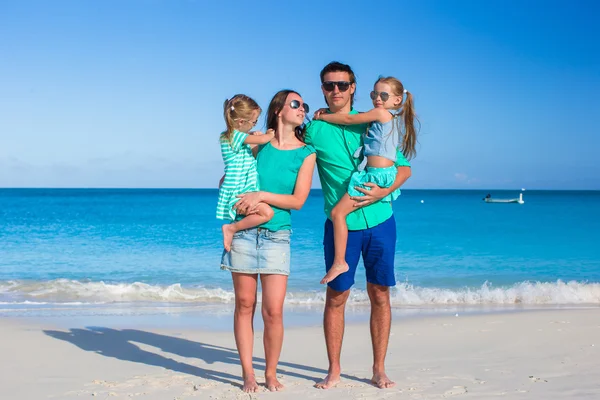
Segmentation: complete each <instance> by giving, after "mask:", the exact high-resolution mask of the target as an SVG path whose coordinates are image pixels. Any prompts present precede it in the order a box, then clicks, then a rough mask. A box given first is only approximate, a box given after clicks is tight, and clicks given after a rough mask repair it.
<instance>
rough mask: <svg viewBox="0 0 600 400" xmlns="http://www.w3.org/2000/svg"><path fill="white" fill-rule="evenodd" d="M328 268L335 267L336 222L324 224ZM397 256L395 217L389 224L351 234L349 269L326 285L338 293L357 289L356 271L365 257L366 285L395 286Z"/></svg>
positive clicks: (347, 257) (348, 246) (348, 258)
mask: <svg viewBox="0 0 600 400" xmlns="http://www.w3.org/2000/svg"><path fill="white" fill-rule="evenodd" d="M323 248H324V250H325V268H326V270H327V271H329V269H330V268H331V265H332V264H333V258H334V255H335V245H334V242H333V222H331V220H329V219H328V220H327V221H325V234H324V237H323ZM395 253H396V220H395V219H394V216H393V215H392V216H391V217H390V218H389V219H388V220H387V221H385V222H382V223H381V224H379V225H377V226H374V227H372V228H367V229H363V230H360V231H348V243H347V247H346V262H347V263H348V266H349V267H350V269H349V270H348V271H347V272H344V273H343V274H341V275H339V276H338V277H337V278H335V279H334V280H332V281H331V282H329V283H328V284H327V285H328V286H329V287H330V288H331V289H333V290H336V291H338V292H345V291H346V290H348V289H350V288H351V287H352V285H354V275H356V267H358V261H359V260H360V255H361V254H362V257H363V263H364V264H365V270H366V273H367V282H369V283H372V284H375V285H381V286H395V285H396V277H395V275H394V254H395Z"/></svg>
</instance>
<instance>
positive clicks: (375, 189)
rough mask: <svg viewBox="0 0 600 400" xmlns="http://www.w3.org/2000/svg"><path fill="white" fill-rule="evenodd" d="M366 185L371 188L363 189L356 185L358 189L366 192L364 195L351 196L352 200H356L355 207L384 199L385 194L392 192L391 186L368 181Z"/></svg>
mask: <svg viewBox="0 0 600 400" xmlns="http://www.w3.org/2000/svg"><path fill="white" fill-rule="evenodd" d="M364 185H365V186H367V187H369V188H370V189H363V188H361V187H359V186H355V187H354V188H355V189H356V190H358V191H359V192H361V193H363V194H364V196H351V197H350V198H351V199H352V200H354V201H355V203H354V207H364V206H368V205H370V204H373V203H375V202H377V201H379V200H381V199H383V198H384V197H385V196H387V195H388V194H390V191H389V188H381V187H379V186H377V185H376V184H374V183H371V182H366V183H365V184H364Z"/></svg>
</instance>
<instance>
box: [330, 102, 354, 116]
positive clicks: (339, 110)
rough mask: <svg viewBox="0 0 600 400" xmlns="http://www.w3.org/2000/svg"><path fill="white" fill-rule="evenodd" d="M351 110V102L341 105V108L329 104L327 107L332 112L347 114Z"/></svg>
mask: <svg viewBox="0 0 600 400" xmlns="http://www.w3.org/2000/svg"><path fill="white" fill-rule="evenodd" d="M351 110H352V105H351V104H346V105H345V106H343V107H341V108H337V109H336V108H332V107H331V106H330V107H329V111H331V112H332V113H333V114H348V113H350V111H351Z"/></svg>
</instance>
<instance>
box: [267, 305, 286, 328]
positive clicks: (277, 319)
mask: <svg viewBox="0 0 600 400" xmlns="http://www.w3.org/2000/svg"><path fill="white" fill-rule="evenodd" d="M262 316H263V321H264V323H265V325H274V324H281V323H282V322H283V308H281V307H264V308H263V309H262Z"/></svg>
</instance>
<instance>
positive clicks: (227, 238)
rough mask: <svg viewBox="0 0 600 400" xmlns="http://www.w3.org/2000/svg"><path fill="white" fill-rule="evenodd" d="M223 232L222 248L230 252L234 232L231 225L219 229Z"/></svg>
mask: <svg viewBox="0 0 600 400" xmlns="http://www.w3.org/2000/svg"><path fill="white" fill-rule="evenodd" d="M221 230H222V231H223V247H225V250H226V251H229V250H231V242H233V234H234V233H235V230H234V229H233V225H232V224H225V225H223V226H222V227H221Z"/></svg>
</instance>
